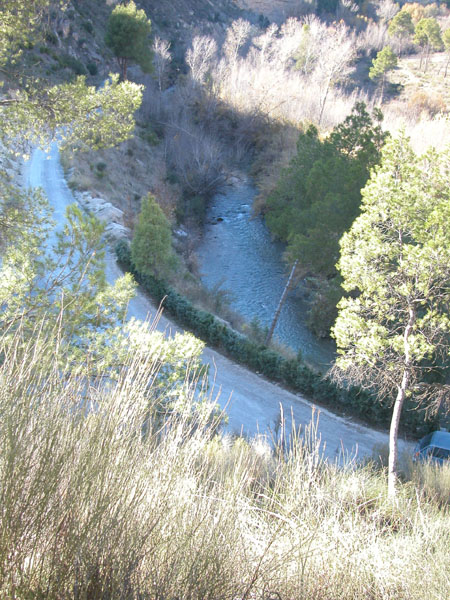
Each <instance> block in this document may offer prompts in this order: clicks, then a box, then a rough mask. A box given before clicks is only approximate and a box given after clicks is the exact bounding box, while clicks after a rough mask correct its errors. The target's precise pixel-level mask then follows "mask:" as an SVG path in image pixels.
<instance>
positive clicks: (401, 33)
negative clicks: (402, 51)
mask: <svg viewBox="0 0 450 600" xmlns="http://www.w3.org/2000/svg"><path fill="white" fill-rule="evenodd" d="M413 33H414V23H413V21H412V18H411V14H410V13H409V12H406V11H404V10H401V11H400V12H398V13H397V14H396V15H395V17H394V18H393V19H392V21H391V22H390V23H389V27H388V34H389V35H390V36H395V37H399V38H406V37H409V36H411V35H412V34H413Z"/></svg>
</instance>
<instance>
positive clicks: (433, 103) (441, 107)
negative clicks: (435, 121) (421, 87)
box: [408, 91, 447, 119]
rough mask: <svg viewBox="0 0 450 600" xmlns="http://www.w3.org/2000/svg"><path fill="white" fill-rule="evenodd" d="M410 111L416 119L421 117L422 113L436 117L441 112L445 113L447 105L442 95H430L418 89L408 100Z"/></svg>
mask: <svg viewBox="0 0 450 600" xmlns="http://www.w3.org/2000/svg"><path fill="white" fill-rule="evenodd" d="M408 112H409V113H410V114H411V116H413V117H414V118H415V119H419V118H420V117H421V115H422V114H425V115H427V116H430V117H434V116H435V115H437V114H439V113H445V112H447V107H446V104H445V101H444V99H443V97H442V96H441V95H436V94H435V95H434V96H430V95H429V94H427V93H426V92H422V91H417V92H415V93H414V94H413V95H412V96H411V98H410V100H409V102H408Z"/></svg>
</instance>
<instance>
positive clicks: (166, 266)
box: [131, 194, 176, 277]
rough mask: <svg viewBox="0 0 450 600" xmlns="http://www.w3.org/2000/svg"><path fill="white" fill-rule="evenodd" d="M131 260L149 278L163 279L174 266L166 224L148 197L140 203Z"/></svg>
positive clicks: (170, 235)
mask: <svg viewBox="0 0 450 600" xmlns="http://www.w3.org/2000/svg"><path fill="white" fill-rule="evenodd" d="M131 258H132V261H133V264H134V265H135V267H136V269H137V270H138V271H140V272H141V273H143V274H145V275H152V276H156V275H159V276H160V277H161V276H166V275H167V274H168V273H169V272H170V271H171V270H173V268H174V267H175V264H176V258H175V255H174V253H173V250H172V232H171V229H170V224H169V221H168V220H167V218H166V216H165V215H164V213H163V211H162V210H161V208H160V206H159V205H158V204H157V202H156V201H155V199H154V198H153V196H151V195H150V194H149V195H148V196H147V197H146V198H143V200H142V205H141V212H140V214H139V218H138V222H137V225H136V227H135V230H134V237H133V241H132V242H131Z"/></svg>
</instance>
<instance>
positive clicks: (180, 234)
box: [173, 229, 187, 238]
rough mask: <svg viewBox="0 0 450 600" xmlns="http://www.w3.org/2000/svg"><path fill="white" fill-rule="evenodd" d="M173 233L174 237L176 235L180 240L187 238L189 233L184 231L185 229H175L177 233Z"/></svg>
mask: <svg viewBox="0 0 450 600" xmlns="http://www.w3.org/2000/svg"><path fill="white" fill-rule="evenodd" d="M173 233H174V235H176V236H177V237H180V238H184V237H187V232H186V231H184V229H175V231H174V232H173Z"/></svg>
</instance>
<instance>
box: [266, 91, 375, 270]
mask: <svg viewBox="0 0 450 600" xmlns="http://www.w3.org/2000/svg"><path fill="white" fill-rule="evenodd" d="M380 118H381V116H380V114H379V113H374V119H376V120H378V121H379V120H380ZM385 137H386V134H384V133H383V132H382V130H381V127H380V125H379V123H376V122H374V120H373V119H372V118H371V117H370V115H369V114H368V112H367V111H366V108H365V105H364V104H363V103H358V104H356V105H355V106H354V108H353V111H352V113H351V115H349V116H348V117H347V118H346V119H345V121H344V122H343V123H341V124H340V125H339V126H337V127H336V128H335V129H334V130H333V132H332V133H331V134H330V136H329V137H328V138H326V139H324V140H321V139H320V138H319V135H318V132H317V129H315V127H313V126H310V127H309V128H308V129H307V131H306V132H305V133H301V134H300V136H299V139H298V142H297V154H296V156H295V157H294V158H293V159H292V161H291V163H290V165H289V167H288V168H287V169H285V170H284V171H282V173H281V175H280V178H279V181H278V183H277V185H276V187H275V189H274V191H273V192H272V193H271V194H270V196H269V198H268V201H267V212H266V222H267V225H268V227H269V228H270V230H271V231H272V233H274V234H275V235H276V236H277V237H278V238H280V239H281V240H283V241H284V242H286V243H287V250H286V254H287V256H288V258H289V262H293V261H294V260H295V259H297V258H298V259H299V261H300V264H301V268H302V270H304V271H305V272H308V271H312V272H314V273H318V274H323V275H325V276H329V275H334V274H335V263H336V261H337V258H338V252H339V238H340V237H341V235H342V234H343V232H344V231H346V229H348V228H349V227H350V225H351V223H352V221H353V220H354V218H355V217H356V215H357V214H358V211H359V204H360V201H361V195H360V190H361V188H362V187H364V184H365V182H366V181H367V178H368V176H369V170H370V168H371V167H373V166H374V165H375V164H376V163H377V161H378V159H379V152H380V148H381V146H382V144H383V142H384V139H385Z"/></svg>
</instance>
